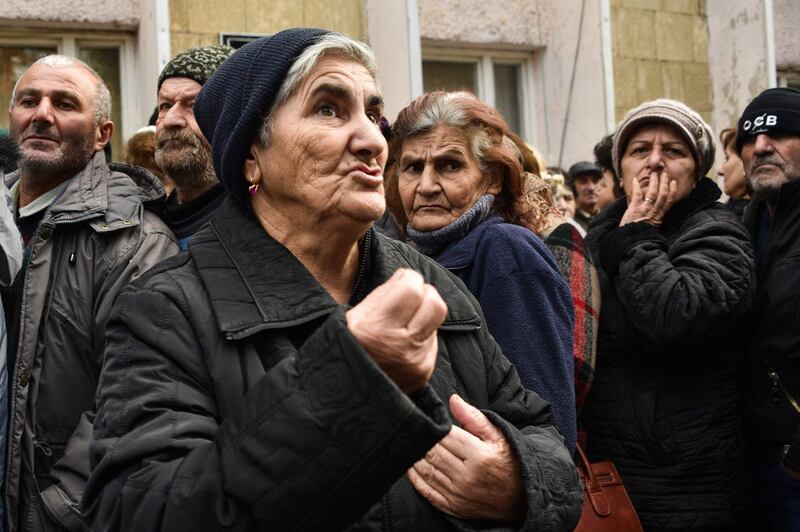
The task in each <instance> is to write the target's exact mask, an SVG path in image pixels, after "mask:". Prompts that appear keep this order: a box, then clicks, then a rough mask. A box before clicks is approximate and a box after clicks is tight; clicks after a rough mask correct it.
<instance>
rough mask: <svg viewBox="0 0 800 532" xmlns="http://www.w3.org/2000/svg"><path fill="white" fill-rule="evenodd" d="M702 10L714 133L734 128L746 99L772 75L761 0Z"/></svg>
mask: <svg viewBox="0 0 800 532" xmlns="http://www.w3.org/2000/svg"><path fill="white" fill-rule="evenodd" d="M706 9H707V12H708V60H709V68H710V70H711V90H712V104H713V110H712V114H711V126H712V128H713V129H714V131H715V132H717V131H721V130H722V129H724V128H726V127H733V126H735V125H736V122H737V121H738V119H739V116H740V115H741V113H742V111H744V108H745V107H746V106H747V104H748V103H749V102H750V100H751V99H753V98H754V97H755V96H756V95H758V93H760V92H761V91H763V90H764V89H766V88H767V87H768V86H769V79H770V75H771V74H772V75H774V73H770V72H769V68H768V63H769V61H768V59H767V58H768V55H769V50H768V48H769V47H768V41H767V39H768V38H769V36H768V35H767V30H766V21H765V16H764V5H763V1H762V0H726V1H725V2H707V3H706ZM777 18H778V17H775V20H776V21H777ZM718 151H719V150H718ZM719 156H720V154H718V157H719Z"/></svg>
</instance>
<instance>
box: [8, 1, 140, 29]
mask: <svg viewBox="0 0 800 532" xmlns="http://www.w3.org/2000/svg"><path fill="white" fill-rule="evenodd" d="M0 19H8V20H22V21H38V22H48V23H58V24H62V23H74V22H80V23H83V24H85V25H84V26H82V28H85V29H88V28H91V27H96V26H103V27H106V28H108V27H115V28H126V29H129V28H135V27H136V26H138V24H139V0H103V2H102V3H98V1H97V0H48V1H47V2H46V3H43V2H32V1H30V0H2V2H0ZM87 25H88V26H87Z"/></svg>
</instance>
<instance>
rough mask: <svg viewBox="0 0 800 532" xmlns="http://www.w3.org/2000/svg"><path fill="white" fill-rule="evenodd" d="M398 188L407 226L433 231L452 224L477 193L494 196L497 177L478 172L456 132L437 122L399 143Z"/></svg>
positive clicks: (473, 160)
mask: <svg viewBox="0 0 800 532" xmlns="http://www.w3.org/2000/svg"><path fill="white" fill-rule="evenodd" d="M398 189H399V191H400V199H401V201H402V202H403V210H404V211H405V213H406V217H407V218H408V222H409V223H410V224H411V227H413V228H414V229H416V230H417V231H434V230H436V229H441V228H442V227H444V226H446V225H449V224H451V223H453V222H454V221H455V220H456V219H458V217H459V216H461V215H462V214H464V213H465V212H466V211H467V210H468V209H469V208H470V207H472V206H473V205H474V204H475V202H476V201H478V198H480V197H481V196H482V195H484V194H486V193H492V194H498V193H499V192H500V180H499V179H498V178H496V177H494V176H492V175H490V174H489V173H488V172H484V171H483V170H481V168H480V166H479V164H478V161H477V160H476V159H475V157H473V155H472V151H471V150H470V147H469V140H468V139H467V137H466V136H465V135H464V134H463V133H462V132H461V131H460V130H458V129H456V128H454V127H451V126H446V125H440V126H437V127H436V128H434V129H433V130H432V131H430V132H427V133H423V134H420V135H416V136H414V137H410V138H407V139H406V140H404V141H403V146H402V148H401V150H400V161H399V176H398Z"/></svg>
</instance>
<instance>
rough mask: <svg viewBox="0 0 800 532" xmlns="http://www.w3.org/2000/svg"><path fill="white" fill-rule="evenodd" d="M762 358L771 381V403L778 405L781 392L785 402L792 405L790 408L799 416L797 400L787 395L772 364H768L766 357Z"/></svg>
mask: <svg viewBox="0 0 800 532" xmlns="http://www.w3.org/2000/svg"><path fill="white" fill-rule="evenodd" d="M763 358H764V364H765V365H766V366H767V375H769V379H770V381H772V402H773V403H779V402H780V400H781V394H780V392H783V395H784V396H785V397H786V400H787V401H789V404H791V405H792V408H794V410H795V412H797V413H798V414H800V403H798V402H797V400H796V399H795V398H794V397H792V395H791V394H790V393H789V390H787V389H786V386H784V385H783V381H781V377H780V375H778V372H777V371H775V368H773V367H772V364H770V363H769V360H767V357H766V356H765V357H763Z"/></svg>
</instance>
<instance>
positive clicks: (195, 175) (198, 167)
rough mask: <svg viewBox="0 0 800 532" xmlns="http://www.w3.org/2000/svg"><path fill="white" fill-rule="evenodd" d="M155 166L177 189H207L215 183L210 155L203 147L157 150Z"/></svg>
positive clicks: (185, 146)
mask: <svg viewBox="0 0 800 532" xmlns="http://www.w3.org/2000/svg"><path fill="white" fill-rule="evenodd" d="M155 157H156V164H157V165H158V167H159V168H161V170H162V171H163V172H164V174H166V176H167V177H169V178H170V179H172V180H173V181H174V182H175V187H176V188H179V189H192V190H196V189H200V188H207V187H208V186H209V185H211V184H213V183H216V182H217V175H216V174H215V173H214V165H213V163H212V162H211V153H210V152H209V150H208V149H207V148H206V147H205V146H202V145H200V146H190V145H184V147H181V148H178V149H175V148H172V147H168V148H157V149H156V153H155Z"/></svg>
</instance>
